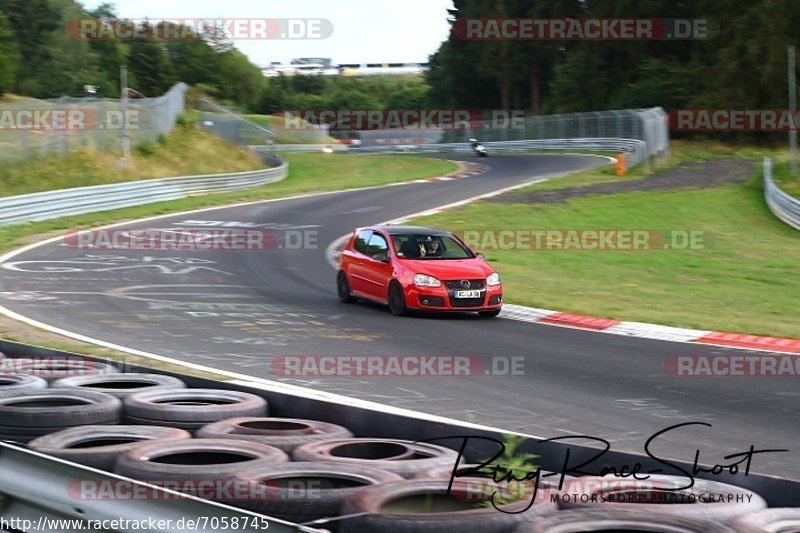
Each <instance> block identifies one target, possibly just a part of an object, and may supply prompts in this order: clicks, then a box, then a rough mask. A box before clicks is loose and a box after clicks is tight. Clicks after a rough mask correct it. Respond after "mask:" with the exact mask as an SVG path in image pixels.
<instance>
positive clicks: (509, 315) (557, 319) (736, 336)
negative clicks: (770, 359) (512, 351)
mask: <svg viewBox="0 0 800 533" xmlns="http://www.w3.org/2000/svg"><path fill="white" fill-rule="evenodd" d="M500 317H501V318H506V319H510V320H519V321H522V322H532V323H535V324H547V325H551V326H560V327H564V328H572V329H581V330H588V331H595V332H599V333H611V334H613V335H624V336H626V337H640V338H645V339H654V340H661V341H670V342H688V343H695V344H709V345H713V346H722V347H726V348H740V349H745V350H758V351H766V352H779V353H788V354H800V339H784V338H779V337H764V336H760V335H747V334H744V333H725V332H721V331H709V330H702V329H688V328H678V327H673V326H662V325H659V324H647V323H644V322H627V321H620V320H614V319H611V318H600V317H593V316H586V315H577V314H572V313H562V312H559V311H551V310H549V309H537V308H535V307H524V306H521V305H513V304H504V305H503V311H502V312H501V313H500Z"/></svg>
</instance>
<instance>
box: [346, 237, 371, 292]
mask: <svg viewBox="0 0 800 533" xmlns="http://www.w3.org/2000/svg"><path fill="white" fill-rule="evenodd" d="M370 237H372V230H368V229H366V230H362V231H360V232H358V235H356V238H355V240H354V241H353V249H352V250H351V251H349V253H348V254H347V255H348V259H347V261H348V263H349V268H348V272H347V273H348V275H349V276H350V288H351V289H352V290H353V291H355V292H360V293H361V294H369V291H368V288H369V285H370V284H369V282H368V281H367V280H368V279H369V277H368V275H367V271H368V266H367V245H368V244H369V239H370Z"/></svg>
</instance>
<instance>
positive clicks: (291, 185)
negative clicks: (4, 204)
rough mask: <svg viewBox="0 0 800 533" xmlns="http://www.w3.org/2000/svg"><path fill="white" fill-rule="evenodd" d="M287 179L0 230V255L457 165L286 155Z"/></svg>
mask: <svg viewBox="0 0 800 533" xmlns="http://www.w3.org/2000/svg"><path fill="white" fill-rule="evenodd" d="M286 160H287V161H288V162H289V165H290V166H289V169H290V174H289V177H288V178H286V179H284V180H283V181H280V182H277V183H273V184H270V185H265V186H263V187H258V188H255V189H248V190H244V191H236V192H230V193H222V194H210V195H206V196H195V197H192V198H185V199H183V200H175V201H170V202H159V203H155V204H149V205H143V206H137V207H131V208H127V209H119V210H115V211H103V212H99V213H90V214H86V215H80V216H72V217H66V218H60V219H54V220H48V221H43V222H34V223H29V224H15V225H12V226H4V227H0V251H3V250H8V249H11V248H14V247H17V246H21V245H23V244H26V243H27V242H31V241H35V240H36V239H37V238H39V236H40V235H42V234H45V233H51V232H58V231H64V230H67V229H74V228H88V227H92V226H100V225H104V224H109V223H112V222H117V221H123V220H133V219H137V218H144V217H148V216H154V215H161V214H167V213H174V212H178V211H186V210H191V209H200V208H203V207H211V206H217V205H226V204H232V203H235V202H242V201H254V200H266V199H271V198H282V197H286V196H292V195H295V194H302V193H311V192H326V191H336V190H341V189H352V188H356V187H369V186H375V185H385V184H388V183H395V182H399V181H407V180H412V179H420V178H427V177H432V176H441V175H443V174H447V173H449V172H452V171H454V170H456V168H457V166H456V164H455V163H452V162H450V161H443V160H439V159H430V158H422V157H408V156H393V155H350V154H322V153H314V154H305V153H298V154H288V155H287V156H286Z"/></svg>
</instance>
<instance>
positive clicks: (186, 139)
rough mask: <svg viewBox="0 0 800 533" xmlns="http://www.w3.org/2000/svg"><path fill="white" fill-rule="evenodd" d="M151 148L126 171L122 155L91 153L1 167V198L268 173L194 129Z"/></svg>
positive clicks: (139, 152) (138, 153)
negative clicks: (142, 182) (176, 178)
mask: <svg viewBox="0 0 800 533" xmlns="http://www.w3.org/2000/svg"><path fill="white" fill-rule="evenodd" d="M146 146H147V147H148V149H147V150H144V149H141V148H139V149H134V150H132V157H131V160H130V162H129V163H128V164H127V165H125V166H122V165H120V163H119V156H118V155H115V154H109V153H105V152H99V151H96V150H89V149H84V150H76V151H73V152H69V153H68V154H65V155H63V156H56V157H47V158H40V159H28V160H25V161H23V162H20V163H16V164H10V165H3V166H0V196H12V195H16V194H26V193H32V192H39V191H49V190H55V189H65V188H70V187H83V186H89V185H101V184H105V183H119V182H123V181H134V180H143V179H151V178H165V177H171V176H187V175H196V174H219V173H225V172H240V171H242V172H243V171H247V170H257V169H260V168H264V163H263V162H262V161H261V159H260V158H259V157H258V156H256V155H255V154H253V153H252V152H249V151H246V150H243V149H241V148H238V147H236V146H234V145H232V144H230V143H228V142H226V141H224V140H222V139H220V138H218V137H215V136H213V135H211V134H209V133H206V132H204V131H202V130H199V129H195V128H193V127H190V126H184V127H178V128H176V129H175V130H173V131H172V132H171V133H170V134H169V135H167V136H166V138H165V142H164V143H163V144H162V143H159V142H151V143H148V144H147V145H146Z"/></svg>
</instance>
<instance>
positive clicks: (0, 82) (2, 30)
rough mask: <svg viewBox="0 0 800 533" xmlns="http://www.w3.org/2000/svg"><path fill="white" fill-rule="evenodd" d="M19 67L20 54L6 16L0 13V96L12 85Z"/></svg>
mask: <svg viewBox="0 0 800 533" xmlns="http://www.w3.org/2000/svg"><path fill="white" fill-rule="evenodd" d="M19 68H20V55H19V49H18V48H17V42H16V40H15V39H14V32H12V31H11V28H10V26H9V21H8V17H6V16H5V15H4V14H3V13H0V96H2V95H3V93H5V92H6V91H8V90H9V89H11V88H12V87H13V86H14V82H15V81H16V79H17V72H18V71H19Z"/></svg>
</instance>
